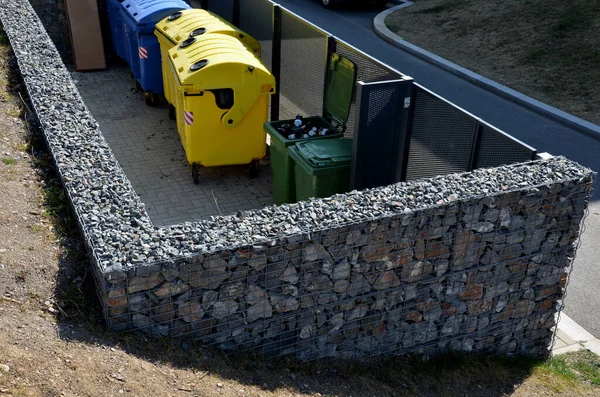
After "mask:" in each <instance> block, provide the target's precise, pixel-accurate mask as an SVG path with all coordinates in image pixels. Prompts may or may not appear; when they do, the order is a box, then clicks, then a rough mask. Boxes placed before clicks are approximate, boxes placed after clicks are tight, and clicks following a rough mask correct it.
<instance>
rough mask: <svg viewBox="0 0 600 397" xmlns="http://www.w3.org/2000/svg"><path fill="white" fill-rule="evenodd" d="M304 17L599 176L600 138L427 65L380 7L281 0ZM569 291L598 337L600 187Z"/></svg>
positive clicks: (575, 311)
mask: <svg viewBox="0 0 600 397" xmlns="http://www.w3.org/2000/svg"><path fill="white" fill-rule="evenodd" d="M278 3H279V4H281V5H282V6H283V7H285V8H287V9H289V10H290V11H292V12H295V13H296V14H298V15H300V16H301V17H303V18H305V19H307V20H309V21H310V22H313V23H314V24H316V25H319V26H321V27H323V28H324V29H325V30H327V31H328V32H329V33H331V34H333V35H335V36H337V37H338V38H340V39H342V40H344V41H346V42H348V43H350V44H352V45H353V46H355V47H357V48H359V49H361V50H362V51H364V52H366V53H367V54H369V55H371V56H373V57H375V58H377V59H379V60H381V61H382V62H384V63H386V64H388V65H390V66H392V67H394V68H395V69H397V70H398V71H400V72H402V73H404V74H406V75H409V76H411V77H413V78H414V79H415V81H417V82H418V83H420V84H421V85H423V86H425V87H427V88H429V89H430V90H432V91H434V92H436V93H437V94H439V95H441V96H443V97H445V98H447V99H449V100H451V101H452V102H454V103H456V104H457V105H458V106H461V107H462V108H464V109H465V110H467V111H469V112H471V113H473V114H474V115H476V116H478V117H480V118H482V119H483V120H486V121H487V122H489V123H491V124H493V125H495V126H496V127H498V128H500V129H502V130H503V131H505V132H507V133H509V134H511V135H513V136H514V137H516V138H518V139H520V140H521V141H523V142H526V143H528V144H529V145H531V146H533V147H535V148H537V149H538V151H539V152H549V153H551V154H554V155H564V156H565V157H567V158H569V159H571V160H574V161H577V162H578V163H580V164H582V165H585V166H587V167H590V168H591V169H593V170H594V171H596V172H600V139H594V138H591V137H589V136H587V135H585V134H583V133H580V132H577V131H575V130H573V129H571V128H569V127H567V126H564V125H562V124H560V123H558V122H556V121H553V120H551V119H548V118H546V117H544V116H542V115H539V114H537V113H535V112H533V111H530V110H528V109H526V108H523V107H521V106H519V105H517V104H514V103H512V102H510V101H508V100H506V99H504V98H502V97H499V96H497V95H495V94H493V93H490V92H488V91H486V90H485V89H483V88H480V87H478V86H476V85H474V84H471V83H470V82H468V81H465V80H463V79H461V78H460V77H457V76H455V75H453V74H451V73H449V72H447V71H445V70H443V69H440V68H438V67H437V66H435V65H432V64H430V63H427V62H425V61H423V60H421V59H419V58H417V57H415V56H413V55H411V54H410V53H407V52H404V51H403V50H401V49H400V48H398V47H395V46H393V45H392V44H389V43H388V42H386V41H384V40H382V39H381V38H379V36H377V34H375V32H374V31H373V29H372V23H373V18H374V17H375V16H376V15H377V14H378V13H379V12H380V11H382V9H375V8H373V7H365V6H358V7H356V6H353V7H346V8H344V9H338V10H335V11H330V10H326V9H323V8H322V7H321V6H320V5H319V1H318V0H278ZM585 225H586V230H585V233H584V235H583V238H582V245H581V247H580V249H579V251H578V255H577V258H576V260H575V264H574V270H573V273H572V275H571V280H570V284H569V287H568V290H567V292H568V293H567V299H566V309H565V312H566V313H567V314H568V315H569V316H570V317H571V318H572V319H574V320H575V321H576V322H578V323H579V324H580V325H581V326H583V327H584V328H586V329H587V330H588V331H589V332H590V333H592V334H593V335H594V336H595V337H597V338H600V315H598V313H600V272H599V271H598V270H599V266H598V265H599V264H600V259H599V258H598V257H599V256H600V249H599V247H598V243H600V188H598V187H596V189H595V191H594V194H593V202H592V203H591V205H590V213H589V216H588V218H587V221H586V224H585Z"/></svg>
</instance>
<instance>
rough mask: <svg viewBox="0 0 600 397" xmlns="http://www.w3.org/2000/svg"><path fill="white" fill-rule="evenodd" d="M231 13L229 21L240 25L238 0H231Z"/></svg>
mask: <svg viewBox="0 0 600 397" xmlns="http://www.w3.org/2000/svg"><path fill="white" fill-rule="evenodd" d="M232 13H233V15H232V16H231V22H233V24H234V25H235V26H237V27H238V28H239V27H240V0H233V10H232Z"/></svg>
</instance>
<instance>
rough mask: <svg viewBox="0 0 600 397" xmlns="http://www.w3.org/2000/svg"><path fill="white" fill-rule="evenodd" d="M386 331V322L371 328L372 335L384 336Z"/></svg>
mask: <svg viewBox="0 0 600 397" xmlns="http://www.w3.org/2000/svg"><path fill="white" fill-rule="evenodd" d="M386 329H387V321H383V322H381V323H379V324H378V325H377V326H375V328H373V335H384V334H385V332H386Z"/></svg>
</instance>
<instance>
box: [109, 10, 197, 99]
mask: <svg viewBox="0 0 600 397" xmlns="http://www.w3.org/2000/svg"><path fill="white" fill-rule="evenodd" d="M116 1H118V0H116ZM121 7H122V14H123V29H124V32H123V35H122V36H121V37H123V38H124V40H123V43H122V45H123V46H124V47H125V48H124V52H125V56H124V57H123V58H125V59H126V60H127V62H128V63H129V67H130V68H131V73H133V76H134V77H135V79H136V80H137V82H138V83H139V84H140V86H141V88H142V90H143V91H144V93H146V100H147V102H148V103H152V102H154V100H155V98H154V94H162V93H163V80H162V67H161V53H160V46H159V44H158V39H157V38H156V36H155V35H154V26H155V25H156V23H157V22H160V21H161V20H163V19H165V18H166V17H168V16H169V15H171V14H173V13H174V12H176V11H179V10H186V9H189V8H190V6H188V5H187V4H186V3H185V2H184V1H183V0H124V1H123V2H122V3H121Z"/></svg>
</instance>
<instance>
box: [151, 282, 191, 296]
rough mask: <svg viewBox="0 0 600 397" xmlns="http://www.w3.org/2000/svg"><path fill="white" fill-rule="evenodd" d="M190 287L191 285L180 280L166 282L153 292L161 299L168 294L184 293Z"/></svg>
mask: <svg viewBox="0 0 600 397" xmlns="http://www.w3.org/2000/svg"><path fill="white" fill-rule="evenodd" d="M189 289H190V287H189V285H187V284H185V283H183V282H178V283H171V282H166V283H164V284H163V285H161V286H160V287H159V288H158V289H156V290H154V291H152V292H154V295H156V296H157V297H158V298H159V299H164V298H166V297H167V296H173V295H179V294H182V293H184V292H186V291H187V290H189Z"/></svg>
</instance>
